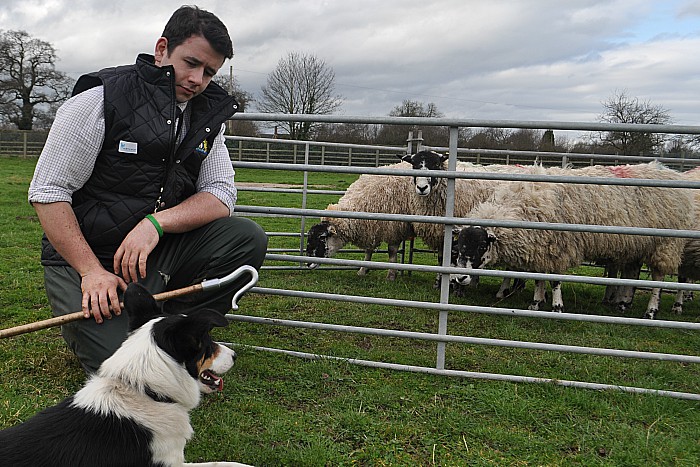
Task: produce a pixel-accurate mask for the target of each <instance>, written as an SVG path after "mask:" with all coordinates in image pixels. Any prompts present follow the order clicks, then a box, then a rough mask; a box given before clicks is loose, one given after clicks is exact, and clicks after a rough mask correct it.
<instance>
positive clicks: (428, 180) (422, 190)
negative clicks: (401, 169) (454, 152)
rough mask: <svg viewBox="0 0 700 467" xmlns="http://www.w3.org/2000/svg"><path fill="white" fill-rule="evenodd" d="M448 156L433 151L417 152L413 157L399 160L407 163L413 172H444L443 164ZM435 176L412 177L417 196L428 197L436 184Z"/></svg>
mask: <svg viewBox="0 0 700 467" xmlns="http://www.w3.org/2000/svg"><path fill="white" fill-rule="evenodd" d="M447 159H448V156H446V155H444V154H440V153H437V152H435V151H419V152H417V153H415V154H413V155H406V156H403V157H402V158H401V160H402V161H404V162H408V163H409V164H411V165H412V166H413V169H414V170H445V166H444V162H445V161H446V160H447ZM439 178H440V177H438V176H437V175H432V176H428V175H421V176H416V177H413V182H414V184H415V188H416V194H417V195H418V196H428V195H429V194H430V192H431V191H432V190H433V188H435V185H437V183H438V179H439Z"/></svg>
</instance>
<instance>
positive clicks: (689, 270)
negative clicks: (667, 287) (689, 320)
mask: <svg viewBox="0 0 700 467" xmlns="http://www.w3.org/2000/svg"><path fill="white" fill-rule="evenodd" d="M681 178H682V179H683V180H688V181H694V182H698V181H700V167H696V168H694V169H691V170H688V171H687V172H683V173H682V174H681ZM693 194H694V207H695V225H694V226H693V229H694V230H700V190H699V189H694V190H693ZM697 280H700V239H698V238H691V239H687V240H686V242H685V245H684V246H683V258H682V259H681V264H680V266H678V282H679V283H687V282H690V283H692V282H695V281H697ZM692 298H693V294H692V292H688V291H685V292H684V291H682V290H679V291H678V292H677V293H676V301H675V303H674V304H673V307H672V308H671V311H672V312H674V313H677V314H681V313H683V301H684V300H692Z"/></svg>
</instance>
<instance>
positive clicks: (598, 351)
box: [226, 314, 700, 363]
mask: <svg viewBox="0 0 700 467" xmlns="http://www.w3.org/2000/svg"><path fill="white" fill-rule="evenodd" d="M226 318H228V319H229V320H231V321H240V322H244V323H255V324H265V325H272V326H284V327H292V328H301V329H316V330H319V331H333V332H344V333H351V334H363V335H369V336H380V337H398V338H403V339H415V340H423V341H431V342H440V343H454V344H468V345H490V346H494V347H508V348H512V349H527V350H542V351H547V352H566V353H573V354H581V355H596V356H601V357H616V358H637V359H641V360H659V361H666V362H681V363H700V356H697V355H679V354H669V353H660V352H642V351H638V350H620V349H607V348H600V347H585V346H580V345H561V344H549V343H544V342H530V341H514V340H509V339H490V338H484V337H468V336H458V335H449V334H446V333H445V334H442V333H438V334H431V333H428V332H415V331H399V330H397V329H382V328H368V327H361V326H346V325H341V324H328V323H314V322H309V321H295V320H288V319H279V318H263V317H259V316H247V315H234V314H227V315H226Z"/></svg>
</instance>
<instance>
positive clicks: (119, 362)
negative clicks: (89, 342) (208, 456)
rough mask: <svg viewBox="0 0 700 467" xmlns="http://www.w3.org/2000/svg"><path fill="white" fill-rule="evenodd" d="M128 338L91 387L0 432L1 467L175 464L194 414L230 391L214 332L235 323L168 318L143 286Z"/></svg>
mask: <svg viewBox="0 0 700 467" xmlns="http://www.w3.org/2000/svg"><path fill="white" fill-rule="evenodd" d="M124 307H125V310H126V311H127V315H128V316H129V330H130V332H129V336H128V338H127V339H126V341H125V342H124V343H123V344H122V346H121V347H120V348H119V349H118V350H117V351H116V352H115V353H114V355H112V356H111V357H110V358H108V359H107V360H105V361H104V363H103V364H102V365H101V366H100V369H99V370H98V371H97V373H96V374H95V375H93V376H91V377H90V379H89V380H88V382H87V383H86V384H85V386H84V387H83V388H82V389H81V390H80V391H78V392H77V393H76V394H74V395H73V396H71V397H68V398H67V399H65V400H64V401H63V402H61V403H59V404H58V405H56V406H53V407H49V408H47V409H45V410H43V411H41V412H39V413H38V414H36V415H34V416H33V417H32V418H30V419H29V420H27V421H26V422H24V423H22V424H20V425H17V426H14V427H11V428H8V429H5V430H2V431H0V466H8V467H9V466H12V467H20V466H32V467H38V466H42V467H44V466H45V467H49V466H55V467H97V466H101V467H107V466H114V467H117V466H119V467H126V466H133V467H143V466H146V467H147V466H153V467H175V466H178V467H179V466H183V465H189V466H200V467H205V466H209V467H214V466H222V467H223V466H230V467H233V466H242V465H244V464H238V463H234V462H210V463H202V464H184V459H185V456H184V453H183V450H184V448H185V443H186V442H187V440H188V439H190V438H191V437H192V434H193V430H192V427H191V425H190V418H189V411H190V410H192V409H193V408H195V407H196V406H197V404H199V399H200V394H201V393H212V392H215V391H219V390H221V389H222V387H223V380H222V379H221V377H220V376H218V375H219V374H222V373H225V372H226V371H228V370H229V369H230V368H231V367H232V366H233V363H234V360H235V358H236V354H235V353H234V351H233V350H231V349H229V348H227V347H224V346H222V345H218V344H216V343H215V342H214V341H213V340H212V338H211V336H210V335H209V332H210V331H211V329H212V328H213V327H214V326H226V325H227V324H228V321H227V320H226V318H225V317H224V316H222V315H221V314H220V313H218V312H216V311H214V310H200V311H198V312H193V313H192V314H191V315H169V316H165V315H162V314H161V312H160V308H159V305H158V304H157V303H156V301H155V300H154V299H153V297H152V296H151V295H150V294H149V293H148V291H147V290H146V289H145V288H144V287H143V286H141V285H139V284H135V283H134V284H130V285H129V287H128V288H127V290H126V292H125V293H124Z"/></svg>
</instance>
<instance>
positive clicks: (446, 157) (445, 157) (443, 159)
mask: <svg viewBox="0 0 700 467" xmlns="http://www.w3.org/2000/svg"><path fill="white" fill-rule="evenodd" d="M436 154H437V155H438V156H440V162H445V161H446V160H447V159H449V158H450V156H448V155H447V154H440V153H436Z"/></svg>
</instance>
